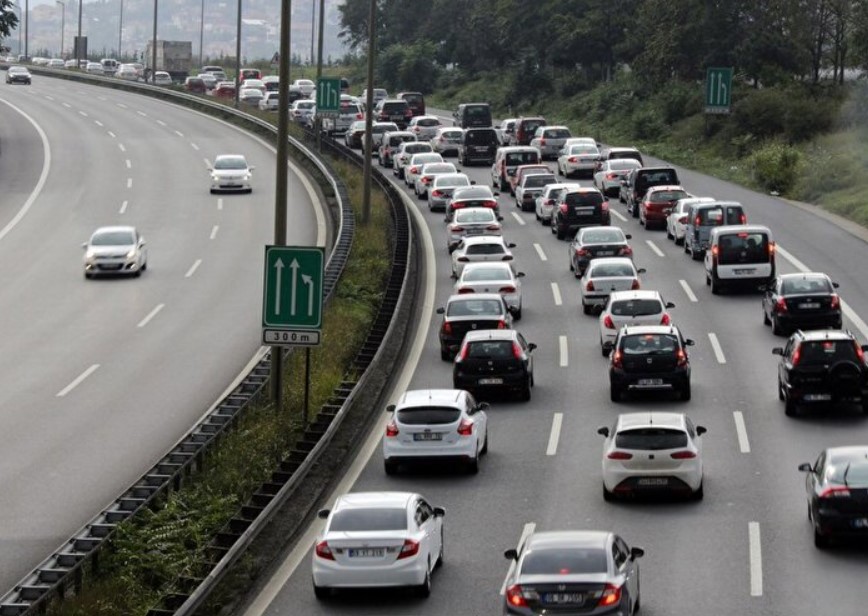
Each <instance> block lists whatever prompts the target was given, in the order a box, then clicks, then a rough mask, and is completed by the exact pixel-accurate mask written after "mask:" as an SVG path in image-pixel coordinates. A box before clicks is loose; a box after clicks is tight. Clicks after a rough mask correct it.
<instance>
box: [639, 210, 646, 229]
mask: <svg viewBox="0 0 868 616" xmlns="http://www.w3.org/2000/svg"><path fill="white" fill-rule="evenodd" d="M639 226H640V227H644V226H645V219H644V218H642V210H639Z"/></svg>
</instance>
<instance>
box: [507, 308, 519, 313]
mask: <svg viewBox="0 0 868 616" xmlns="http://www.w3.org/2000/svg"><path fill="white" fill-rule="evenodd" d="M506 311H507V312H508V313H509V314H515V313H516V312H518V307H517V306H507V307H506Z"/></svg>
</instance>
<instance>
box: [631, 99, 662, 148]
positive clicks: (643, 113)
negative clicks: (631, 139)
mask: <svg viewBox="0 0 868 616" xmlns="http://www.w3.org/2000/svg"><path fill="white" fill-rule="evenodd" d="M630 123H631V125H632V127H633V134H634V135H635V136H636V138H637V139H642V140H644V141H656V140H657V139H659V138H660V137H661V136H662V135H663V133H664V132H665V131H666V125H665V124H664V123H663V120H662V118H661V117H660V112H659V111H657V110H656V109H654V108H652V107H644V108H642V109H639V110H637V111H636V112H635V113H633V117H632V118H631V121H630Z"/></svg>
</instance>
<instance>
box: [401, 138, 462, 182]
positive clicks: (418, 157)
mask: <svg viewBox="0 0 868 616" xmlns="http://www.w3.org/2000/svg"><path fill="white" fill-rule="evenodd" d="M429 147H430V146H429ZM442 162H444V161H443V157H442V156H440V155H439V154H434V153H433V152H427V153H426V152H423V153H420V154H413V155H412V156H411V157H410V161H409V162H408V163H407V164H406V165H405V166H404V182H405V183H406V184H407V186H414V187H415V186H416V178H417V177H418V176H419V174H420V173H422V167H424V166H425V165H427V164H428V163H442ZM453 167H454V165H453Z"/></svg>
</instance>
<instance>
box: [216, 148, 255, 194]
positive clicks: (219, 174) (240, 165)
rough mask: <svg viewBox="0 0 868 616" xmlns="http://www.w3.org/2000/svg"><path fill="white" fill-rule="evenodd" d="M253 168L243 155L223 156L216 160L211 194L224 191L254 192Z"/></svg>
mask: <svg viewBox="0 0 868 616" xmlns="http://www.w3.org/2000/svg"><path fill="white" fill-rule="evenodd" d="M253 169H254V168H253V167H250V166H248V164H247V159H246V158H244V156H242V155H241V154H221V155H220V156H218V157H217V158H215V159H214V166H213V167H212V168H211V169H209V171H210V172H211V192H212V193H213V192H217V191H222V190H227V191H240V192H248V193H249V192H253V185H252V184H251V178H252V172H253Z"/></svg>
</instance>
